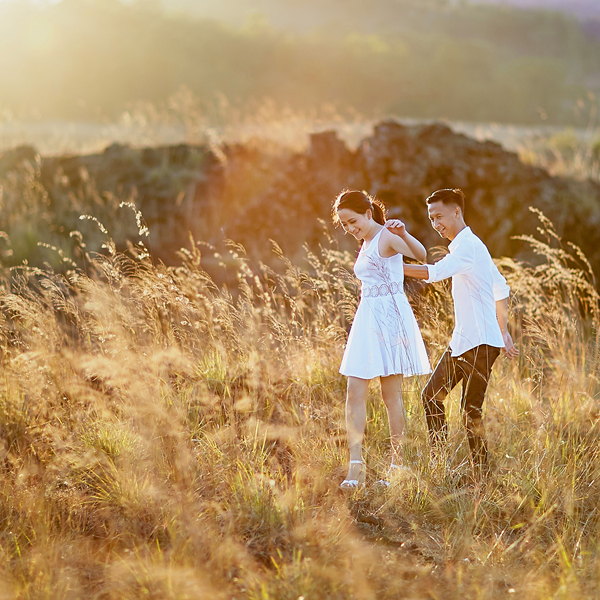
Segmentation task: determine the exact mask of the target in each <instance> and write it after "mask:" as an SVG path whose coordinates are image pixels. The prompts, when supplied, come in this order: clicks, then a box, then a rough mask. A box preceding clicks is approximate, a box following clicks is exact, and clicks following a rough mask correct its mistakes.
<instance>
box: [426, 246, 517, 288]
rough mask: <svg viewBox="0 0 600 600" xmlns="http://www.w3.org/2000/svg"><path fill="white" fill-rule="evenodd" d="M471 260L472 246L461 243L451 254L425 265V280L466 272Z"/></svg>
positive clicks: (470, 266)
mask: <svg viewBox="0 0 600 600" xmlns="http://www.w3.org/2000/svg"><path fill="white" fill-rule="evenodd" d="M473 260H474V256H473V248H472V247H471V246H470V245H469V244H464V245H463V244H461V245H460V246H459V247H458V248H456V249H455V250H454V251H453V252H452V253H451V254H447V255H446V256H444V258H442V260H440V261H438V262H436V263H435V264H433V265H426V266H427V274H428V275H429V277H428V278H427V279H426V280H425V281H426V282H427V283H433V282H434V281H442V279H448V278H449V277H452V276H453V275H459V274H460V273H466V272H467V271H469V269H471V268H472V266H473ZM501 277H502V276H501ZM505 283H506V282H505Z"/></svg>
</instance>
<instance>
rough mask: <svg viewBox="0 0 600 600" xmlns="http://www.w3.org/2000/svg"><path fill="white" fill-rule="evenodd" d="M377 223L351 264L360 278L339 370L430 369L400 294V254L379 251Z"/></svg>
mask: <svg viewBox="0 0 600 600" xmlns="http://www.w3.org/2000/svg"><path fill="white" fill-rule="evenodd" d="M382 231H383V228H382V229H380V230H379V231H378V232H377V233H376V234H375V236H374V237H373V239H372V240H371V241H370V242H369V245H368V247H367V248H365V244H364V243H363V246H362V248H361V251H360V253H359V255H358V258H357V259H356V263H355V264H354V274H355V275H356V276H357V277H358V278H359V279H360V281H361V283H362V288H361V298H360V303H359V305H358V308H357V310H356V314H355V316H354V321H353V322H352V327H351V329H350V334H349V335H348V342H347V344H346V350H345V351H344V357H343V358H342V364H341V366H340V373H341V374H342V375H346V376H348V377H358V378H360V379H373V378H374V377H387V376H388V375H407V376H410V375H423V374H426V373H431V366H430V364H429V359H428V358H427V351H426V350H425V344H424V343H423V338H422V336H421V332H420V331H419V326H418V324H417V320H416V319H415V315H414V313H413V311H412V308H411V306H410V304H409V302H408V299H407V297H406V295H405V294H404V260H403V258H402V254H395V255H394V256H391V257H389V258H384V257H383V256H381V255H380V254H379V238H380V234H381V232H382Z"/></svg>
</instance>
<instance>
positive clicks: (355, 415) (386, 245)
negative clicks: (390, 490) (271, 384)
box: [333, 191, 431, 488]
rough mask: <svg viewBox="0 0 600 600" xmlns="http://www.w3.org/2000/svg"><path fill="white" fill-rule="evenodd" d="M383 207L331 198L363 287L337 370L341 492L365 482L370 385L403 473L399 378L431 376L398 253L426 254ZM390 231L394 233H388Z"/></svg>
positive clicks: (350, 197)
mask: <svg viewBox="0 0 600 600" xmlns="http://www.w3.org/2000/svg"><path fill="white" fill-rule="evenodd" d="M384 211H385V209H384V206H383V204H382V203H381V202H380V201H379V200H377V199H376V198H372V197H371V196H369V195H367V194H366V193H364V192H359V191H344V192H342V193H341V194H340V195H339V196H338V197H337V199H336V201H335V204H334V207H333V220H334V222H335V223H336V224H341V225H342V227H343V228H344V230H345V231H346V232H347V233H350V234H352V235H353V236H354V237H355V238H356V239H357V240H362V242H363V243H362V247H361V250H360V253H359V255H358V258H357V259H356V263H355V264H354V273H355V275H356V276H357V277H358V278H359V279H360V280H361V282H362V289H361V300H360V304H359V305H358V309H357V311H356V315H355V316H354V321H353V323H352V328H351V329H350V334H349V335H348V342H347V344H346V350H345V352H344V357H343V359H342V364H341V367H340V373H341V374H342V375H346V376H347V377H348V391H347V398H346V430H347V436H348V446H349V448H350V465H349V468H348V474H347V475H346V479H345V480H344V481H343V482H342V484H341V487H342V488H355V487H358V486H359V485H360V484H362V483H363V481H364V477H365V467H364V461H363V460H362V457H361V454H362V441H363V436H364V431H365V426H366V420H367V412H366V400H367V392H368V387H369V381H370V380H371V379H374V378H375V377H379V378H380V382H381V394H382V396H383V401H384V403H385V406H386V409H387V414H388V420H389V424H390V438H391V451H392V461H391V466H390V470H389V472H388V477H387V478H386V479H385V480H383V481H382V483H384V484H386V485H389V479H390V477H391V476H392V475H393V474H394V472H395V471H397V470H399V469H402V468H405V467H404V465H403V460H402V458H401V448H400V446H401V442H402V437H403V434H404V425H405V418H404V415H405V411H404V404H403V402H402V388H401V385H402V377H403V376H404V375H408V376H410V375H423V374H426V373H430V372H431V367H430V365H429V360H428V358H427V352H426V351H425V345H424V344H423V338H422V337H421V332H420V331H419V327H418V325H417V321H416V319H415V316H414V314H413V311H412V309H411V307H410V304H409V303H408V300H407V298H406V296H405V294H404V288H403V282H404V267H403V258H402V257H403V256H409V257H411V258H415V259H417V260H419V261H425V259H426V255H427V252H426V250H425V248H424V246H423V244H421V243H420V242H419V241H418V240H417V239H415V238H414V237H413V236H412V235H410V234H409V233H408V232H407V231H406V228H405V226H404V224H403V223H402V222H401V221H397V220H395V221H394V224H395V226H394V228H393V229H392V228H390V229H388V228H387V227H386V226H385V212H384ZM392 231H393V233H392Z"/></svg>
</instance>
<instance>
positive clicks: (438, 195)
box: [425, 188, 465, 215]
mask: <svg viewBox="0 0 600 600" xmlns="http://www.w3.org/2000/svg"><path fill="white" fill-rule="evenodd" d="M425 202H427V204H428V205H429V204H432V203H433V202H442V203H444V204H455V205H456V206H458V207H459V208H460V210H461V211H462V213H463V215H464V214H465V195H464V194H463V191H462V190H459V189H458V188H455V189H453V190H450V189H448V190H437V191H436V192H433V194H431V196H429V198H427V200H425Z"/></svg>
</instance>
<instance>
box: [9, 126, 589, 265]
mask: <svg viewBox="0 0 600 600" xmlns="http://www.w3.org/2000/svg"><path fill="white" fill-rule="evenodd" d="M27 165H29V166H27ZM19 173H21V176H22V177H25V174H27V177H29V178H30V179H31V177H34V178H35V179H36V181H37V184H36V185H38V184H39V186H40V187H41V188H42V189H43V190H44V193H45V196H44V197H45V198H46V199H45V200H44V202H43V206H44V207H45V208H44V210H47V211H48V214H46V215H45V216H44V223H47V222H49V223H50V224H51V225H50V229H51V230H52V231H55V232H59V231H63V232H64V235H65V236H68V232H69V231H70V230H72V229H77V228H81V223H80V222H79V220H78V217H79V215H80V214H81V213H82V212H84V213H88V214H92V215H94V216H96V217H97V218H98V219H99V220H100V221H101V222H103V223H104V224H105V225H106V226H107V228H108V229H109V231H110V233H111V235H113V237H114V239H115V241H116V242H117V244H118V245H120V246H121V247H125V244H126V242H127V240H130V239H131V238H132V236H135V227H131V223H132V220H131V218H129V222H128V223H129V225H128V226H127V227H126V226H125V224H124V220H125V218H124V217H123V216H122V213H120V212H119V210H122V209H119V208H118V205H119V202H120V201H122V200H129V199H131V200H133V201H134V202H135V204H136V206H137V207H138V209H140V210H141V211H142V213H143V215H144V218H145V221H146V223H147V224H148V227H149V229H150V232H151V235H150V246H151V249H152V251H153V254H154V256H155V258H156V259H160V260H163V261H164V262H167V263H171V264H173V263H176V262H178V260H179V258H178V256H177V251H178V249H179V248H180V247H182V246H185V245H187V240H188V232H191V233H192V234H193V236H194V238H195V239H196V240H203V241H206V242H212V243H216V242H218V241H219V240H222V239H223V238H224V237H228V238H231V239H234V240H235V241H238V242H241V243H242V244H243V245H244V246H245V247H246V248H247V250H248V251H249V252H250V253H251V254H252V255H254V256H257V257H260V258H265V257H266V256H269V255H270V244H269V242H268V240H269V238H271V239H274V240H275V241H276V242H278V243H279V244H280V245H281V246H282V248H283V249H284V251H285V252H286V253H288V254H289V255H294V254H295V253H296V252H297V251H298V250H299V249H300V247H301V246H302V245H303V244H305V243H307V244H308V245H309V246H311V247H316V246H317V245H318V244H319V243H320V242H321V241H322V240H323V220H325V222H327V223H329V224H330V223H331V221H330V213H331V206H332V202H333V200H334V198H335V196H336V194H337V193H339V192H340V191H341V190H342V189H343V188H358V189H364V190H367V191H369V192H370V193H373V194H375V195H377V196H378V197H379V198H380V199H381V200H383V201H384V202H385V204H386V206H387V207H388V209H389V214H390V215H391V216H397V217H400V218H402V219H404V220H405V221H406V223H407V225H408V227H409V229H410V231H411V232H413V233H414V234H415V235H416V236H417V237H418V238H419V239H421V240H423V242H424V243H425V244H426V245H427V246H428V247H431V246H435V245H439V244H440V243H442V241H441V240H440V238H439V237H438V236H437V234H436V233H435V232H434V231H433V230H432V229H431V227H430V225H429V223H428V220H427V214H426V209H425V204H424V199H425V198H426V197H427V196H428V195H429V194H430V193H431V192H432V191H434V190H436V189H439V188H445V187H460V188H462V189H463V190H464V192H465V194H466V196H467V202H468V204H467V209H466V217H467V221H468V223H469V224H470V225H471V226H472V228H473V229H474V231H475V232H476V233H477V234H479V235H480V236H481V237H482V238H483V239H484V240H485V241H486V243H487V244H488V246H489V248H490V250H491V252H492V254H493V255H495V256H500V255H509V256H523V253H524V252H525V246H524V245H523V244H522V243H521V242H519V241H517V240H515V239H513V238H514V236H516V235H523V234H531V233H534V232H535V228H536V226H537V218H536V216H535V215H533V214H532V213H531V212H530V211H529V207H530V206H534V207H537V208H539V209H541V210H542V211H543V212H544V213H545V214H546V216H548V217H549V218H550V219H551V220H552V221H553V222H554V224H555V226H556V228H557V231H558V233H559V235H561V236H563V237H564V238H565V240H568V241H571V242H574V243H575V244H577V245H579V246H580V247H581V248H582V249H583V250H584V252H585V253H586V254H587V256H588V258H589V259H590V262H591V263H592V265H593V266H594V269H595V270H596V272H597V273H600V227H599V225H600V183H599V182H597V181H596V182H594V181H583V182H582V181H575V180H570V179H564V178H557V177H551V176H550V175H549V174H548V173H547V172H546V171H544V170H543V169H540V168H537V167H533V166H530V165H526V164H523V163H522V162H521V161H520V160H519V158H518V156H517V155H516V154H514V153H511V152H507V151H505V150H504V149H503V148H502V147H501V146H500V145H498V144H496V143H493V142H489V141H488V142H478V141H476V140H473V139H470V138H468V137H466V136H464V135H461V134H456V133H454V132H453V131H452V130H451V129H450V128H448V127H447V126H445V125H442V124H423V125H413V126H404V125H401V124H399V123H397V122H395V121H384V122H381V123H379V124H378V125H376V126H375V127H374V130H373V133H372V135H370V136H369V137H367V138H366V139H364V140H363V141H362V143H361V144H360V145H359V146H358V148H357V149H356V150H352V149H350V148H348V147H347V146H346V144H345V143H344V142H343V141H342V140H340V139H339V137H338V136H337V135H336V133H335V132H324V133H317V134H314V135H312V136H311V140H310V144H309V147H308V149H307V150H306V151H304V152H301V153H292V152H290V151H287V150H284V151H281V152H276V153H274V152H272V151H271V152H267V151H263V150H261V149H260V147H258V146H256V145H251V146H241V145H232V146H228V147H225V148H222V149H215V148H211V147H208V146H189V145H179V146H171V147H163V148H143V149H135V148H130V147H127V146H120V145H112V146H109V147H108V148H107V149H106V150H105V151H104V152H103V153H101V154H95V155H89V156H63V157H45V158H44V157H39V156H37V154H36V153H35V151H34V150H33V149H32V148H29V147H25V148H20V149H16V150H14V151H11V152H5V153H3V154H0V184H1V183H2V180H3V179H4V180H5V181H8V179H6V178H7V177H9V174H10V181H11V182H13V183H14V181H15V178H17V179H18V177H19ZM32 173H34V174H33V175H32ZM13 183H11V185H12V188H11V186H8V185H7V186H5V188H6V189H5V199H6V197H7V196H6V194H8V193H9V192H10V189H13V188H14V185H13ZM7 190H8V191H7ZM9 226H10V225H6V224H5V223H4V222H3V223H1V224H0V229H2V228H4V229H6V227H9ZM44 227H46V226H45V225H44ZM46 229H48V227H46ZM40 230H42V231H43V229H40ZM8 233H9V236H10V235H11V234H10V232H8ZM40 235H42V234H40ZM335 235H337V236H338V239H339V240H340V244H341V246H342V247H345V248H348V249H350V248H356V242H355V241H354V240H353V239H349V237H346V238H344V236H343V235H342V234H341V232H337V233H336V234H335ZM40 241H44V242H45V241H47V240H45V239H42V240H40ZM88 247H89V244H88ZM99 247H100V245H99V244H98V248H99Z"/></svg>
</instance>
